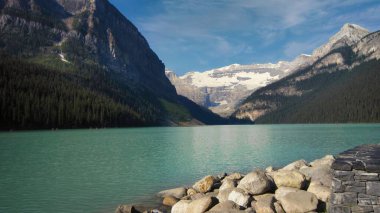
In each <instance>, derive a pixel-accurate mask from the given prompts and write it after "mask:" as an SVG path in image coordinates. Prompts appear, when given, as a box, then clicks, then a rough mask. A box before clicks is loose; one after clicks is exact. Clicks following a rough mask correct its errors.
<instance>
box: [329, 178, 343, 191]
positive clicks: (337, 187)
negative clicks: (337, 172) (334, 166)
mask: <svg viewBox="0 0 380 213" xmlns="http://www.w3.org/2000/svg"><path fill="white" fill-rule="evenodd" d="M331 188H332V189H333V192H334V193H336V192H338V193H339V192H344V190H345V188H346V187H345V185H343V183H342V181H341V180H338V179H336V178H333V179H332V183H331Z"/></svg>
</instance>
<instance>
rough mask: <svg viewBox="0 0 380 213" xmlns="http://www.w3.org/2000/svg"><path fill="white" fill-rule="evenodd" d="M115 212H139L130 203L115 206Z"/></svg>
mask: <svg viewBox="0 0 380 213" xmlns="http://www.w3.org/2000/svg"><path fill="white" fill-rule="evenodd" d="M115 213H139V211H137V210H136V208H135V207H134V206H132V205H120V206H118V207H117V208H116V210H115Z"/></svg>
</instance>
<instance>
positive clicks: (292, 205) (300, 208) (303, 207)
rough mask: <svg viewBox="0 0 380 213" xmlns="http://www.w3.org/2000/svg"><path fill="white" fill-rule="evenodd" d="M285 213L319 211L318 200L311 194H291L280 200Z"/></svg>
mask: <svg viewBox="0 0 380 213" xmlns="http://www.w3.org/2000/svg"><path fill="white" fill-rule="evenodd" d="M280 202H281V204H282V207H283V208H284V210H285V212H310V211H314V210H316V209H317V206H318V198H317V197H316V196H315V195H314V194H313V193H310V192H306V191H302V190H300V191H297V192H290V193H289V194H287V195H285V196H284V197H282V198H281V200H280Z"/></svg>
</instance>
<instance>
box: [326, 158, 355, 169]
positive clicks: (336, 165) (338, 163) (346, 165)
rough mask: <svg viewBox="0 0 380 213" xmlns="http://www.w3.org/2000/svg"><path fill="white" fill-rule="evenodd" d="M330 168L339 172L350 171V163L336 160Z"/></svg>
mask: <svg viewBox="0 0 380 213" xmlns="http://www.w3.org/2000/svg"><path fill="white" fill-rule="evenodd" d="M331 168H332V169H334V170H340V171H351V170H352V163H351V162H347V161H344V160H340V159H338V160H336V161H334V163H333V164H332V165H331Z"/></svg>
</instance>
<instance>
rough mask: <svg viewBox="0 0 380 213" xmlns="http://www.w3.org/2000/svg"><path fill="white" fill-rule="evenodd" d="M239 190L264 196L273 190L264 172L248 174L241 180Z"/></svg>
mask: <svg viewBox="0 0 380 213" xmlns="http://www.w3.org/2000/svg"><path fill="white" fill-rule="evenodd" d="M237 187H238V188H241V189H244V190H245V191H246V192H248V193H250V194H253V195H258V194H264V193H266V192H268V191H270V190H271V182H270V180H269V179H268V177H267V176H266V175H265V172H263V171H255V172H251V173H249V174H247V175H246V176H245V177H244V178H243V179H241V181H240V183H239V185H238V186H237Z"/></svg>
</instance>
